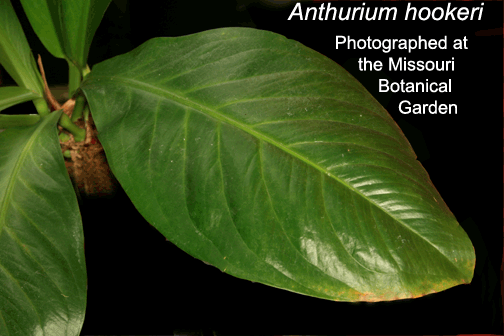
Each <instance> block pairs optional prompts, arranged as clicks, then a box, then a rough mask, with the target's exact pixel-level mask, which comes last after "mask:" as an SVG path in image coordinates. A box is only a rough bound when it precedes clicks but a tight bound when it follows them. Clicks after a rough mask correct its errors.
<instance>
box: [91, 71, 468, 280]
mask: <svg viewBox="0 0 504 336" xmlns="http://www.w3.org/2000/svg"><path fill="white" fill-rule="evenodd" d="M95 79H98V80H100V79H102V81H100V85H103V83H104V81H106V82H109V83H117V82H122V83H124V84H125V85H129V86H130V87H132V88H136V89H139V90H142V91H145V92H149V93H150V94H154V95H158V96H160V97H163V98H165V99H168V100H172V101H174V102H176V103H177V104H180V105H182V106H186V107H188V108H191V109H194V110H195V111H199V112H203V113H205V114H206V115H208V116H211V117H213V118H215V119H217V120H220V121H223V122H226V123H227V124H230V125H233V126H235V127H237V128H238V129H241V130H242V131H244V132H246V133H248V134H250V135H252V136H254V137H255V138H257V139H260V140H263V141H265V142H268V143H269V144H271V145H273V146H275V147H277V148H279V149H281V150H282V151H284V152H285V153H287V154H289V155H291V156H293V157H295V158H297V159H299V160H301V161H302V162H304V163H306V164H307V165H309V166H312V167H313V168H315V169H317V170H318V171H320V172H322V173H323V174H326V175H327V176H329V177H331V178H333V179H334V180H335V181H336V182H338V183H340V184H341V185H343V186H344V187H346V188H348V189H349V190H351V191H353V192H354V193H355V194H356V195H359V196H360V197H362V198H364V199H365V200H366V201H368V202H369V203H370V204H372V205H374V206H375V207H376V208H377V209H379V210H380V211H382V212H384V213H385V214H386V215H388V216H389V217H390V218H392V219H393V220H394V221H395V222H397V223H399V224H401V225H402V226H404V227H405V228H406V229H408V230H410V231H411V232H413V233H414V234H416V235H417V236H418V237H420V238H421V239H422V240H424V241H425V242H427V243H428V244H429V245H431V246H432V247H434V248H435V249H436V250H437V251H438V252H439V253H440V254H441V255H442V256H444V257H445V258H446V259H447V260H448V261H449V262H450V263H451V264H453V262H452V261H451V260H450V258H448V256H446V255H445V254H444V253H443V252H441V251H440V250H439V248H438V247H437V246H436V245H434V244H433V243H432V242H430V241H429V240H427V239H426V238H425V237H423V236H422V235H421V234H419V233H418V232H417V231H415V230H414V229H412V228H411V227H410V226H408V225H407V224H406V223H404V222H403V221H402V220H400V219H398V218H395V217H394V216H393V215H392V214H391V213H390V212H388V211H387V210H386V209H383V208H382V207H380V206H379V205H378V204H377V203H376V202H374V201H373V200H372V199H370V198H368V197H367V196H366V195H364V194H363V193H361V192H360V191H359V190H357V189H355V188H354V187H353V186H351V185H349V184H348V183H346V182H345V181H343V180H341V179H339V178H338V177H337V176H336V175H334V174H332V173H330V172H329V171H327V170H326V169H324V168H323V167H321V166H319V165H317V164H316V163H314V162H311V161H310V160H308V159H307V158H305V157H304V156H302V155H300V154H299V153H297V152H295V151H293V150H291V149H289V148H288V147H286V146H285V145H283V144H282V143H280V142H278V141H276V140H274V139H272V138H270V137H268V136H267V135H264V134H262V133H260V132H258V131H256V130H254V129H251V128H250V127H248V126H247V125H245V124H243V123H241V122H239V121H236V120H234V119H231V118H230V117H228V116H226V115H223V114H221V113H219V112H218V111H215V110H213V109H211V108H209V107H207V106H204V105H201V104H200V103H198V102H195V101H193V100H190V99H189V98H186V97H183V96H180V95H178V94H176V93H174V92H171V91H169V90H167V89H164V88H160V87H157V86H154V85H151V84H148V83H145V82H141V81H138V80H135V79H131V78H124V77H120V76H98V75H95V76H93V77H92V78H89V79H88V81H87V82H88V83H90V82H92V81H93V80H95ZM455 268H456V269H457V270H458V271H459V272H460V270H459V269H458V267H455Z"/></svg>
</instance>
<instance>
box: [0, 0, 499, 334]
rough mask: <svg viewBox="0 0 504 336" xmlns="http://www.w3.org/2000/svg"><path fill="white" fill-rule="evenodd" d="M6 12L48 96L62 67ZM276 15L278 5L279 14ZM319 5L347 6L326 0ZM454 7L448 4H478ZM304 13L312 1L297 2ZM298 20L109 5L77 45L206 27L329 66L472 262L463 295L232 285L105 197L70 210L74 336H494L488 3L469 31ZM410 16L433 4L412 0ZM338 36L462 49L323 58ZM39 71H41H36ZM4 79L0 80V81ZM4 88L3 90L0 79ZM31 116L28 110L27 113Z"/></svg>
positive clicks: (113, 46) (254, 11)
mask: <svg viewBox="0 0 504 336" xmlns="http://www.w3.org/2000/svg"><path fill="white" fill-rule="evenodd" d="M13 2H14V6H15V8H16V12H17V13H18V16H19V17H20V19H21V21H22V23H23V27H24V29H25V31H26V33H27V36H28V39H29V42H30V45H31V47H32V49H33V51H34V53H35V54H37V53H40V54H41V55H42V57H43V59H44V64H45V67H46V72H47V73H48V81H49V83H50V84H63V83H65V82H66V78H67V70H66V62H65V61H62V60H57V59H54V58H52V57H51V56H50V54H48V53H47V52H46V51H45V50H44V48H43V46H42V45H41V43H40V42H39V41H38V40H37V38H36V37H35V36H34V34H33V32H32V30H31V27H29V26H28V25H27V24H25V23H26V19H25V17H24V14H23V13H22V11H21V10H20V6H19V5H18V4H16V1H13ZM284 3H285V2H284ZM331 4H332V6H333V7H342V6H343V7H346V6H360V5H361V2H351V3H350V2H332V3H331ZM480 4H481V3H480V2H476V3H473V2H456V3H455V2H454V3H452V5H453V6H468V7H471V6H479V5H480ZM305 5H317V6H318V3H305ZM406 5H407V3H405V2H367V3H366V7H373V6H389V7H390V6H397V8H398V9H399V11H398V13H399V15H398V17H397V18H398V19H397V20H396V21H374V22H373V21H372V22H366V21H353V22H352V21H350V22H349V21H344V22H341V21H300V20H298V19H293V20H291V21H288V20H287V18H288V16H289V14H290V12H291V9H292V8H293V6H294V4H293V3H292V4H290V5H289V4H284V5H282V4H281V2H280V1H253V0H240V1H227V0H226V1H224V0H221V1H187V0H186V1H157V2H151V1H136V0H131V1H125V0H120V1H113V2H112V3H111V5H110V7H109V9H108V10H107V12H106V14H105V17H104V19H103V22H102V24H101V26H100V27H99V29H98V31H97V34H96V37H95V39H94V41H93V44H92V46H91V51H90V54H89V61H88V62H89V64H90V66H92V65H94V64H96V63H98V62H101V61H103V60H105V59H107V58H110V57H113V56H116V55H119V54H122V53H125V52H128V51H130V50H132V49H133V48H135V47H137V46H139V45H140V44H142V43H143V42H145V41H147V40H148V39H150V38H154V37H158V36H181V35H188V34H192V33H196V32H200V31H204V30H208V29H213V28H220V27H235V26H236V27H254V28H258V29H263V30H270V31H273V32H276V33H279V34H282V35H284V36H286V37H288V38H291V39H294V40H297V41H299V42H301V43H303V44H305V45H306V46H308V47H310V48H312V49H314V50H317V51H318V52H320V53H321V54H323V55H325V56H327V57H329V58H331V59H333V60H334V61H335V62H337V63H338V64H340V65H342V66H343V67H344V68H345V69H346V70H347V71H349V72H350V73H351V74H352V75H353V76H355V77H356V78H357V79H358V80H359V81H360V82H361V83H362V84H363V85H364V86H366V88H367V89H368V91H370V93H371V94H372V95H373V96H374V97H375V98H376V99H377V100H378V101H379V102H380V103H381V104H382V105H383V106H384V107H385V108H386V109H387V110H388V111H389V113H390V115H391V116H392V118H393V119H394V120H395V121H396V122H397V123H398V125H399V126H400V127H401V129H402V130H403V132H404V133H405V135H406V137H407V138H408V140H409V141H410V143H411V145H412V146H413V148H414V150H415V152H416V153H417V155H418V159H419V160H420V161H421V162H422V165H423V166H424V167H425V169H426V170H427V172H428V173H429V175H430V177H431V180H432V181H433V183H434V185H435V186H436V188H437V189H438V191H439V193H440V194H441V195H442V196H443V199H444V200H445V202H446V203H447V204H448V206H449V208H450V209H451V211H452V212H453V213H454V215H455V216H456V218H457V219H458V221H459V223H460V225H461V226H462V227H463V228H464V230H465V231H466V232H467V233H468V235H469V237H470V238H471V240H472V242H473V245H474V247H475V250H476V268H475V275H474V279H473V281H472V283H471V284H470V285H461V286H456V287H454V288H451V289H448V290H445V291H443V292H440V293H436V294H431V295H427V296H425V297H422V298H417V299H411V300H399V301H393V302H379V303H365V302H359V303H346V302H332V301H327V300H323V299H317V298H312V297H308V296H304V295H300V294H296V293H292V292H288V291H284V290H280V289H276V288H272V287H268V286H265V285H262V284H259V283H252V282H250V281H246V280H241V279H238V278H234V277H232V276H230V275H228V274H224V273H222V272H221V271H220V270H218V269H217V268H214V267H212V266H209V265H206V264H204V263H203V262H201V261H199V260H197V259H195V258H193V257H191V256H189V255H188V254H186V253H185V252H183V251H181V250H180V249H178V248H177V247H176V246H174V245H173V244H171V243H170V242H167V241H166V240H165V238H164V237H163V236H162V235H161V234H159V233H158V232H157V231H156V230H155V229H154V228H153V227H151V226H150V225H149V224H148V223H147V222H146V221H145V220H144V219H143V218H142V217H141V215H140V214H139V213H138V212H137V211H136V210H135V208H134V206H133V205H132V204H131V202H130V201H129V200H128V198H127V197H126V195H125V194H124V192H123V191H122V190H121V189H119V190H118V191H117V192H116V193H115V194H114V195H112V196H110V197H109V198H106V199H89V198H83V199H82V201H81V212H82V216H83V222H84V231H85V244H86V247H85V249H86V260H87V270H88V306H87V312H86V319H85V323H84V327H83V331H82V334H83V335H92V334H120V333H124V334H126V333H127V334H130V335H131V334H172V333H173V332H174V331H177V330H181V329H187V330H204V331H205V332H211V331H214V332H216V333H218V334H225V333H229V332H234V333H250V332H255V333H262V334H264V333H271V334H273V333H276V334H279V333H284V334H285V333H297V334H300V333H311V334H385V333H386V334H397V333H407V334H457V333H493V334H502V333H503V327H502V296H501V284H500V282H501V280H500V278H501V275H500V264H501V261H502V251H503V249H502V217H501V215H502V210H501V204H502V189H501V183H500V181H501V176H502V175H501V171H502V170H501V169H502V167H501V154H500V153H501V152H500V151H501V138H502V127H501V126H502V122H501V120H502V119H501V116H502V111H503V107H502V101H503V97H502V92H503V91H502V74H503V69H502V63H503V61H502V60H503V55H502V16H503V9H502V2H486V3H485V5H484V13H483V20H482V21H463V22H461V21H437V22H436V21H425V22H424V21H404V20H403V16H404V13H405V9H406ZM413 5H414V6H416V7H418V8H419V7H422V6H429V7H434V6H441V7H446V5H447V3H446V2H434V3H430V2H413ZM336 35H345V36H346V35H349V36H351V37H352V38H355V39H358V38H367V37H368V36H371V37H372V38H382V39H383V38H415V37H416V36H418V35H421V36H422V37H424V38H435V39H440V38H442V37H444V36H445V35H447V36H448V41H449V42H450V41H453V39H456V38H463V37H464V36H467V38H468V44H467V45H468V50H460V51H457V50H453V49H452V48H451V43H449V44H448V46H449V48H448V50H429V51H425V50H417V51H414V52H412V53H411V54H408V53H407V51H404V50H398V51H393V52H391V53H390V54H384V53H382V52H381V51H379V50H375V51H373V50H346V48H343V49H339V50H336V49H335V36H336ZM389 56H391V57H408V59H414V60H417V59H422V60H447V59H451V57H452V56H454V57H455V71H454V72H443V73H434V72H387V71H383V72H380V73H377V72H359V70H358V68H357V60H358V58H359V57H367V58H368V59H374V60H381V61H382V62H383V63H384V64H386V61H387V58H388V57H389ZM48 69H49V70H48ZM379 78H389V79H391V80H394V81H399V80H400V79H404V80H405V81H415V80H418V81H423V80H425V79H426V78H428V79H429V80H430V81H447V80H448V78H451V79H452V83H453V92H452V93H444V94H439V93H438V94H425V93H409V94H407V93H394V94H391V93H379V92H378V79H379ZM4 81H5V80H4ZM7 82H8V79H7ZM405 99H407V100H410V101H411V102H412V103H430V102H433V101H434V100H436V99H437V100H438V101H439V102H440V103H441V102H442V103H455V104H457V105H458V114H457V115H403V114H401V113H399V110H398V104H399V102H400V101H402V100H405ZM32 113H33V112H32Z"/></svg>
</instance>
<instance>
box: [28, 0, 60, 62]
mask: <svg viewBox="0 0 504 336" xmlns="http://www.w3.org/2000/svg"><path fill="white" fill-rule="evenodd" d="M21 4H22V5H23V9H24V11H25V14H26V16H27V17H28V20H30V24H31V26H32V27H33V30H34V31H35V33H36V34H37V36H38V38H39V39H40V41H41V42H42V44H43V45H44V47H45V48H46V49H47V50H48V51H49V52H50V53H51V54H52V55H53V56H54V57H57V58H65V53H64V52H63V48H62V45H61V41H60V38H59V37H58V33H57V32H56V27H55V25H54V21H53V17H52V16H51V11H50V10H49V6H51V5H52V6H53V8H54V10H53V12H54V19H55V20H57V19H58V11H57V7H56V6H55V5H54V4H50V3H48V2H47V1H33V0H21Z"/></svg>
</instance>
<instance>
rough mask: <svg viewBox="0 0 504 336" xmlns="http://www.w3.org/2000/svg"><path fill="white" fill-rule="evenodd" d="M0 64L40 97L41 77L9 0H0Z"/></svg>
mask: <svg viewBox="0 0 504 336" xmlns="http://www.w3.org/2000/svg"><path fill="white" fill-rule="evenodd" d="M0 64H2V66H3V67H4V68H5V70H6V71H7V72H8V73H9V75H11V77H12V79H14V81H15V82H16V83H17V85H19V86H21V87H24V88H27V89H29V90H31V91H33V92H36V93H37V94H38V95H39V97H42V95H43V92H44V89H43V85H42V77H41V76H40V74H39V72H38V70H37V66H36V64H35V59H34V58H33V55H32V52H31V50H30V47H29V45H28V41H27V40H26V36H25V34H24V32H23V29H22V28H21V24H20V23H19V20H18V18H17V16H16V12H14V8H12V4H11V2H10V0H0Z"/></svg>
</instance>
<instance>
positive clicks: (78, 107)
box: [71, 94, 86, 121]
mask: <svg viewBox="0 0 504 336" xmlns="http://www.w3.org/2000/svg"><path fill="white" fill-rule="evenodd" d="M85 103H86V97H84V96H83V95H82V94H80V95H78V96H77V98H75V106H74V110H73V112H72V119H71V120H72V121H76V120H77V119H79V118H80V117H82V110H84V104H85Z"/></svg>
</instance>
